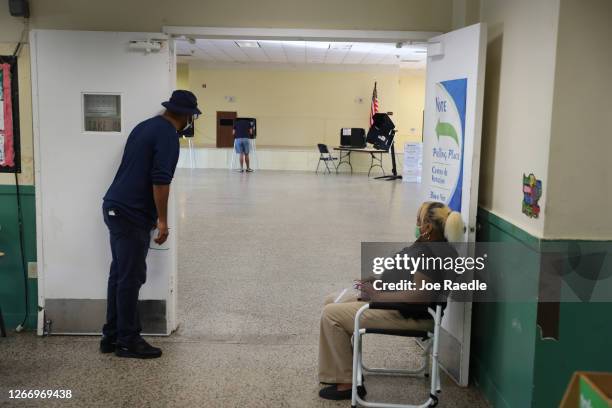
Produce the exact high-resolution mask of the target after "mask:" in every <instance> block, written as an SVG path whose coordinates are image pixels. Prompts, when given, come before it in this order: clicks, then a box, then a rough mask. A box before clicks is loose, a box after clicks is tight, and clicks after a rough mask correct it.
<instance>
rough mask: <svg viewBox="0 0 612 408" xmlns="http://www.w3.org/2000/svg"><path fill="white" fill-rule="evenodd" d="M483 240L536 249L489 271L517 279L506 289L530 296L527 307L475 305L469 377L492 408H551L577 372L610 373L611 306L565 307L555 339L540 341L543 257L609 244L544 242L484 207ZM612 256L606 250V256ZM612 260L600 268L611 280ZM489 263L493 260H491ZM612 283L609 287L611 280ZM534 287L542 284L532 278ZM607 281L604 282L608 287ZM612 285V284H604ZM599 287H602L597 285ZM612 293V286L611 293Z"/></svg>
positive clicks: (481, 214) (481, 218) (561, 307)
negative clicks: (548, 253) (539, 278)
mask: <svg viewBox="0 0 612 408" xmlns="http://www.w3.org/2000/svg"><path fill="white" fill-rule="evenodd" d="M478 223H479V224H480V226H481V227H480V230H479V232H478V237H477V240H478V241H481V242H509V243H516V242H521V243H523V244H524V245H526V247H528V248H529V249H531V251H528V252H527V254H528V255H526V256H525V257H524V258H522V259H519V260H516V262H515V263H514V264H513V263H512V262H510V263H507V264H504V265H494V266H495V268H492V270H496V271H498V270H499V271H500V273H503V274H504V275H505V274H508V276H512V277H513V279H512V281H509V282H511V283H512V284H510V285H508V288H507V290H508V291H517V290H521V291H528V292H529V293H530V294H533V296H534V302H529V303H509V302H506V303H480V304H474V307H473V310H474V312H473V321H472V349H471V365H472V367H471V373H472V379H473V381H474V382H475V383H476V384H477V385H478V386H479V387H480V388H481V389H482V390H483V392H484V394H485V395H486V397H487V398H488V399H489V401H490V402H491V404H492V405H493V406H494V407H512V408H524V407H534V408H553V407H557V406H559V402H560V401H561V399H562V398H563V393H564V392H565V388H566V387H567V384H568V383H569V380H570V378H571V376H572V373H573V372H574V371H578V370H585V371H610V372H612V352H611V346H612V340H610V339H612V303H602V302H599V303H560V304H559V331H558V339H551V338H542V336H541V330H540V328H539V327H538V320H537V316H538V304H537V301H535V299H537V294H538V288H537V287H533V286H536V285H534V284H533V283H530V284H527V282H534V280H533V279H521V275H529V274H534V275H532V276H539V274H540V265H541V264H540V261H541V255H540V254H541V252H542V251H548V250H550V248H551V246H553V245H554V246H555V248H557V250H558V249H561V248H569V247H570V244H571V245H572V246H574V247H576V246H580V247H582V248H588V246H589V245H593V244H596V245H599V246H601V247H603V248H606V247H607V246H608V243H607V242H601V241H598V242H596V243H595V242H588V241H576V240H555V241H550V240H541V239H538V238H535V237H533V236H531V235H529V234H527V233H526V232H525V231H523V230H521V229H520V228H517V227H516V226H514V225H512V224H510V223H508V222H507V221H505V220H503V219H501V218H499V217H497V216H495V215H494V214H491V213H489V212H487V211H485V210H483V209H480V210H479V213H478ZM608 253H609V251H608ZM611 258H612V257H610V256H609V255H608V256H607V258H605V262H604V265H603V268H602V270H603V271H608V272H607V275H606V276H608V275H611V274H612V259H611ZM490 261H491V260H490ZM608 281H610V282H608ZM535 282H537V280H535ZM606 283H607V284H606ZM603 284H604V285H606V286H604V287H603V288H604V290H607V289H606V287H608V286H611V285H612V278H608V279H607V280H606V281H605V282H604V283H603ZM600 289H601V286H600ZM609 292H610V293H612V288H611V289H610V291H609Z"/></svg>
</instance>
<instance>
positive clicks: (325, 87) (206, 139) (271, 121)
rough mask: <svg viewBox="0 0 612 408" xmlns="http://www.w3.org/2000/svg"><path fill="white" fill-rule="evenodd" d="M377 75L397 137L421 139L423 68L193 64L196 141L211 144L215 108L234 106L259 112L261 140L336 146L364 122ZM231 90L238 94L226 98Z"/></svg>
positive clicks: (365, 124) (246, 113)
mask: <svg viewBox="0 0 612 408" xmlns="http://www.w3.org/2000/svg"><path fill="white" fill-rule="evenodd" d="M184 76H185V74H184V72H183V73H182V74H180V75H179V78H178V82H179V83H180V82H181V81H182V80H184ZM375 80H376V81H377V82H378V96H379V102H380V111H383V112H386V111H392V112H394V115H393V121H394V122H395V124H396V127H397V129H398V130H399V136H400V137H399V139H398V140H400V142H402V141H404V140H409V139H410V140H420V139H421V137H420V135H421V121H422V120H421V119H422V110H423V101H424V86H425V85H424V76H423V74H422V73H420V72H419V73H411V72H409V73H401V74H400V71H398V70H380V71H378V72H356V71H351V70H348V69H342V70H340V69H335V68H334V69H333V70H329V69H328V70H316V71H315V70H304V69H302V70H298V69H296V70H290V69H287V68H278V69H271V68H267V69H263V68H257V69H249V68H247V67H245V68H231V69H229V68H222V69H221V68H210V67H208V68H197V67H192V68H191V69H190V70H189V75H188V81H189V89H190V90H192V91H193V92H194V93H195V94H196V95H197V96H198V100H199V103H200V105H201V107H202V108H203V111H204V114H203V115H202V117H200V119H199V120H198V123H197V124H196V129H197V130H196V137H195V143H196V145H198V146H214V145H215V141H216V123H215V122H216V112H217V111H236V112H238V116H246V117H255V118H257V124H258V133H257V134H258V136H257V142H258V146H261V147H263V146H292V147H313V146H315V145H316V144H317V143H321V142H323V143H326V144H328V145H337V144H338V142H339V132H340V129H341V128H342V127H362V128H367V127H368V125H369V123H368V117H369V109H370V98H371V95H372V87H373V86H374V81H375ZM204 85H206V88H204V87H203V86H204ZM228 96H232V97H234V98H235V101H234V102H228V101H227V100H226V97H228ZM359 98H361V103H360V102H359ZM411 129H414V130H413V131H411ZM399 147H401V146H400V145H399V144H398V148H399ZM400 150H401V148H400Z"/></svg>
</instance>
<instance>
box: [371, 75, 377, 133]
mask: <svg viewBox="0 0 612 408" xmlns="http://www.w3.org/2000/svg"><path fill="white" fill-rule="evenodd" d="M375 113H378V92H377V91H376V82H374V90H373V91H372V105H371V106H370V126H372V125H373V124H374V114H375Z"/></svg>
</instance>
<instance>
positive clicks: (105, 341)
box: [100, 336, 117, 354]
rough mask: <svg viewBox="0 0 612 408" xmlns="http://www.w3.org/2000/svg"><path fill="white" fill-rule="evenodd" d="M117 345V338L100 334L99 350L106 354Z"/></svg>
mask: <svg viewBox="0 0 612 408" xmlns="http://www.w3.org/2000/svg"><path fill="white" fill-rule="evenodd" d="M116 347H117V339H115V338H112V337H107V336H102V340H100V352H102V353H104V354H107V353H112V352H113V351H115V348H116Z"/></svg>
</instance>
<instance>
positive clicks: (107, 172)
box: [30, 30, 176, 334]
mask: <svg viewBox="0 0 612 408" xmlns="http://www.w3.org/2000/svg"><path fill="white" fill-rule="evenodd" d="M143 40H151V41H153V40H154V42H155V43H156V44H160V45H161V48H160V49H159V50H151V51H150V52H146V51H144V50H142V51H138V50H133V49H131V47H130V41H143ZM30 43H31V58H32V94H33V110H34V135H35V136H34V139H35V154H36V157H35V161H36V163H35V172H36V199H37V209H36V212H37V239H38V242H37V247H38V274H39V281H38V304H39V306H40V308H39V310H40V313H39V319H38V333H39V334H42V333H43V326H44V324H45V320H46V321H48V322H50V325H48V326H50V327H48V328H50V329H51V333H52V334H76V333H82V334H97V333H99V332H100V330H101V325H102V324H103V322H104V318H105V304H106V280H107V277H108V270H109V265H110V259H111V254H110V248H109V237H108V231H107V229H106V227H105V225H104V222H103V219H102V209H101V206H102V197H103V195H104V193H105V192H106V189H107V188H108V186H109V185H110V183H111V181H112V179H113V177H114V175H115V172H116V170H117V167H118V165H119V162H120V159H121V155H122V151H123V147H124V145H125V141H126V139H127V136H128V135H129V133H130V131H131V130H132V128H133V127H134V126H135V125H136V124H138V123H139V122H140V121H142V120H145V119H147V118H149V117H151V116H153V115H155V114H157V113H159V112H160V111H161V109H162V107H161V106H160V103H161V102H162V101H164V100H167V99H168V97H169V95H170V93H171V91H172V88H173V86H174V81H175V79H174V78H175V75H174V71H175V68H174V67H175V63H174V58H175V57H174V51H173V47H172V44H171V42H169V41H168V40H167V39H166V37H165V36H164V35H162V34H145V33H116V32H84V31H55V30H34V31H32V33H31V38H30ZM172 201H173V200H172V199H171V203H170V209H169V215H168V218H169V223H170V224H171V227H176V222H174V220H175V212H174V206H173V203H172ZM151 247H152V248H155V249H156V250H150V251H149V256H148V259H147V264H148V271H147V282H146V283H145V285H144V286H143V288H142V290H141V293H140V299H141V302H140V305H139V310H140V313H141V320H142V322H143V332H145V333H150V334H169V333H170V332H172V331H173V330H174V329H175V328H176V318H175V311H176V307H175V304H176V303H175V294H176V290H175V287H176V279H175V276H176V230H174V233H173V234H172V233H171V234H170V239H169V241H168V242H167V244H164V246H163V247H158V246H156V245H154V244H152V245H151Z"/></svg>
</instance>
